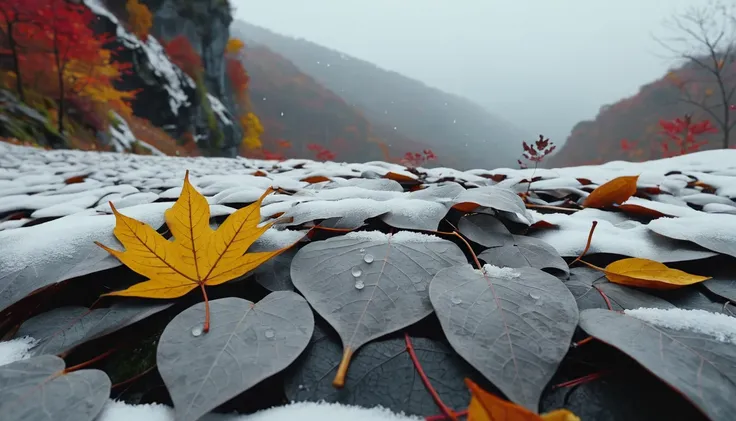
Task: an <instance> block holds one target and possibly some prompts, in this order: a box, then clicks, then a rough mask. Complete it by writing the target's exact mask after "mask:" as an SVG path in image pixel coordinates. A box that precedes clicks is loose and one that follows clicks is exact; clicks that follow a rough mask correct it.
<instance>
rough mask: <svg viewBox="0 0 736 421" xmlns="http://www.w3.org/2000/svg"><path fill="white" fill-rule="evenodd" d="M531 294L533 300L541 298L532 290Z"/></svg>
mask: <svg viewBox="0 0 736 421" xmlns="http://www.w3.org/2000/svg"><path fill="white" fill-rule="evenodd" d="M529 296H530V297H531V298H532V300H538V299H540V298H541V297H540V296H539V295H538V294H534V293H532V292H530V293H529Z"/></svg>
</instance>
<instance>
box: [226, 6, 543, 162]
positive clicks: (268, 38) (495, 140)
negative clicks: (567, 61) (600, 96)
mask: <svg viewBox="0 0 736 421" xmlns="http://www.w3.org/2000/svg"><path fill="white" fill-rule="evenodd" d="M231 32H232V36H234V37H237V38H240V39H242V40H243V41H244V42H245V43H246V46H250V47H251V48H253V47H256V46H265V47H267V48H268V49H270V50H272V51H273V52H275V53H277V54H279V55H281V56H283V57H284V58H285V59H287V60H289V61H291V62H292V63H293V64H294V65H296V66H297V67H298V68H299V69H300V70H301V71H302V72H304V73H305V74H307V75H308V76H310V77H311V78H313V79H314V80H315V81H317V82H318V83H320V84H321V85H323V86H324V87H325V88H327V89H329V90H330V91H332V92H333V93H335V94H336V95H338V96H339V97H341V98H342V99H344V100H345V101H346V102H347V103H348V104H349V105H350V106H353V107H355V108H356V109H357V110H359V111H360V112H361V113H362V114H364V115H365V117H366V118H367V119H368V120H369V121H370V123H371V125H372V129H373V132H374V133H375V134H376V135H377V136H378V137H380V138H382V139H386V140H387V142H388V146H389V148H390V149H391V153H392V154H393V155H399V156H400V155H403V154H404V153H405V152H420V151H421V149H418V148H420V147H426V148H431V149H432V150H433V151H434V152H435V154H436V155H438V156H439V157H440V160H441V164H442V165H443V166H452V167H456V168H459V169H468V168H478V167H483V168H493V167H503V166H514V165H515V162H516V159H517V158H518V156H519V145H520V143H521V141H522V140H529V139H531V138H532V137H533V136H534V133H532V132H529V131H525V130H522V129H520V128H518V127H515V126H514V125H513V124H511V123H509V122H507V121H505V120H503V119H501V118H499V117H497V116H494V115H492V114H491V113H489V112H488V111H487V110H485V109H484V108H483V107H481V106H480V105H478V104H475V103H473V102H472V101H470V100H467V99H465V98H462V97H459V96H457V95H452V94H448V93H446V92H442V91H441V90H439V89H436V88H432V87H429V86H427V85H425V84H423V83H421V82H419V81H416V80H414V79H411V78H409V77H406V76H403V75H400V74H398V73H396V72H392V71H387V70H383V69H381V68H379V67H377V66H375V65H373V64H371V63H368V62H366V61H363V60H359V59H356V58H354V57H351V56H349V55H346V54H343V53H341V52H338V51H334V50H331V49H329V48H325V47H322V46H319V45H317V44H315V43H312V42H309V41H306V40H303V39H296V38H292V37H288V36H283V35H280V34H277V33H275V32H272V31H270V30H267V29H264V28H261V27H258V26H255V25H251V24H249V23H246V22H243V21H235V22H233V24H232V26H231ZM259 57H260V54H259ZM245 64H246V68H247V69H248V70H249V72H250V73H251V77H252V82H251V83H252V89H257V86H258V77H257V76H254V74H253V72H254V66H258V64H257V60H256V59H255V58H253V59H250V60H249V59H248V58H247V54H246V63H245ZM255 71H256V72H257V70H255ZM252 96H253V97H254V98H255V101H254V106H255V107H258V104H257V103H258V100H257V99H258V97H257V96H256V95H252Z"/></svg>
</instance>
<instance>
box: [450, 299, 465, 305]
mask: <svg viewBox="0 0 736 421" xmlns="http://www.w3.org/2000/svg"><path fill="white" fill-rule="evenodd" d="M450 301H452V303H453V304H460V303H462V302H463V300H461V299H460V298H457V297H452V300H450Z"/></svg>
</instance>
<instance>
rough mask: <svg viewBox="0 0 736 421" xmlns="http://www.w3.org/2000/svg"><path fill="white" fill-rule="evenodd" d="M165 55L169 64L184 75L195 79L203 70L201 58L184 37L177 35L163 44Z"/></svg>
mask: <svg viewBox="0 0 736 421" xmlns="http://www.w3.org/2000/svg"><path fill="white" fill-rule="evenodd" d="M164 49H165V50H166V54H167V55H168V56H169V59H171V62H172V63H174V64H176V65H177V66H178V67H179V68H180V69H181V70H182V71H184V73H186V74H188V75H189V76H191V77H192V78H194V79H197V78H198V77H199V76H200V75H201V73H202V71H203V70H204V64H203V62H202V57H200V55H199V53H197V50H195V49H194V46H192V43H191V42H189V39H188V38H187V37H185V36H184V35H179V36H177V37H175V38H173V39H171V41H169V42H167V43H164Z"/></svg>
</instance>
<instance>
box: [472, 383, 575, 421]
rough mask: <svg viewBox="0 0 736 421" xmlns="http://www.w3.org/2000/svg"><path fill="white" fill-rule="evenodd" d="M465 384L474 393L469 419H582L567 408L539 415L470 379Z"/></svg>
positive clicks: (560, 420)
mask: <svg viewBox="0 0 736 421" xmlns="http://www.w3.org/2000/svg"><path fill="white" fill-rule="evenodd" d="M465 385H466V386H467V387H468V389H470V393H471V394H472V397H471V399H470V405H468V421H580V418H578V417H577V416H575V414H573V413H572V412H570V411H568V410H566V409H557V410H554V411H551V412H548V413H546V414H542V415H538V414H537V413H535V412H532V411H529V410H528V409H526V408H523V407H521V406H519V405H516V404H515V403H512V402H509V401H506V400H503V399H501V398H499V397H497V396H495V395H493V394H492V393H488V392H486V391H485V390H483V389H481V387H480V386H478V385H477V384H476V383H475V382H473V381H472V380H470V379H465Z"/></svg>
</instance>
